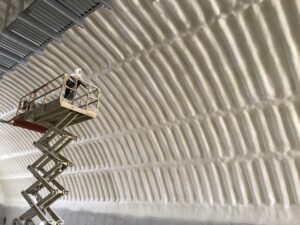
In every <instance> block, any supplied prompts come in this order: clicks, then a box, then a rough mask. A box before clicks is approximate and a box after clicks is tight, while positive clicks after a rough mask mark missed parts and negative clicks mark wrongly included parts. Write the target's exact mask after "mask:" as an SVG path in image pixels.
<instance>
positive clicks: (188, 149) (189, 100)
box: [0, 0, 300, 224]
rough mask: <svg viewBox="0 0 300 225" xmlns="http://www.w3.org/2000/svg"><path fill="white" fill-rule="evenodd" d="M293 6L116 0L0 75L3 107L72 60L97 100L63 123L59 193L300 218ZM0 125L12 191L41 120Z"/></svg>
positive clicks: (282, 219)
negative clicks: (67, 164) (82, 116)
mask: <svg viewBox="0 0 300 225" xmlns="http://www.w3.org/2000/svg"><path fill="white" fill-rule="evenodd" d="M299 12H300V1H298V0H281V1H280V0H198V1H196V0H185V1H179V0H177V1H174V0H160V1H155V2H152V1H150V0H148V1H146V0H140V1H137V0H132V1H129V0H128V1H120V0H119V1H118V0H115V1H114V3H113V11H108V10H106V9H101V10H98V11H97V12H95V13H94V14H92V15H91V16H90V17H89V18H87V19H86V20H85V29H80V28H74V29H72V30H70V31H68V32H67V33H66V34H65V35H64V40H63V43H62V44H59V43H55V42H54V43H52V44H50V45H49V46H48V47H47V49H46V51H45V52H44V55H43V56H39V55H35V56H33V57H31V58H30V60H29V63H28V64H26V65H21V66H19V67H18V68H17V70H16V72H14V73H13V74H10V75H9V76H6V77H5V79H4V80H2V81H0V90H1V92H0V101H1V104H0V112H1V118H10V117H12V116H13V113H14V112H15V107H16V105H17V101H18V98H19V97H20V96H22V95H24V94H25V93H27V92H29V91H30V90H32V89H33V88H35V87H37V86H40V85H42V84H43V83H44V82H46V81H47V80H49V79H51V78H53V77H55V76H57V75H58V74H61V73H63V72H65V71H70V70H71V68H73V67H74V66H75V65H78V66H80V67H82V68H83V70H84V72H85V74H86V77H87V78H88V79H89V80H91V81H92V82H93V83H95V84H96V85H97V86H99V87H100V88H101V89H102V92H103V97H102V99H101V102H102V106H101V108H100V112H99V116H98V117H97V119H95V120H93V121H89V122H85V123H82V124H80V125H76V126H74V127H72V128H71V130H72V132H74V133H75V134H76V135H78V137H79V141H77V142H74V143H73V144H72V145H71V147H69V148H68V149H67V150H66V155H67V156H68V157H69V158H70V159H72V160H73V162H74V164H75V167H73V168H70V169H68V170H67V172H65V173H64V174H62V175H61V177H60V178H59V180H60V181H61V182H63V183H64V184H65V186H66V187H67V188H68V189H69V190H70V194H69V195H68V196H66V197H65V198H64V199H63V200H62V201H60V203H59V204H58V206H63V207H71V208H72V209H75V208H77V209H79V208H80V207H84V209H86V210H93V211H100V212H110V213H124V214H132V215H136V216H139V215H150V216H165V217H173V218H174V217H178V218H179V217H180V218H194V219H199V220H205V219H208V220H220V221H244V222H249V223H260V224H283V223H284V224H299V221H300V179H299V171H300V154H299V152H300V151H299V150H300V129H299V128H300V123H299V109H300V105H299V90H300V89H299V88H300V86H299V84H300V83H299V78H300V69H299V66H300V63H299V54H300V52H299V47H300V45H299V43H300V32H299V27H300V14H299ZM0 137H1V143H0V184H1V191H2V195H3V199H2V201H3V202H4V203H5V204H10V205H14V204H15V205H17V204H21V203H22V197H21V194H20V191H21V190H22V189H26V187H28V186H29V185H30V184H31V182H32V181H33V178H31V177H32V176H31V175H30V173H29V172H27V171H26V166H27V165H28V164H31V163H32V162H33V160H34V159H35V158H36V157H38V155H39V152H38V150H36V149H34V148H33V146H32V142H33V141H34V140H37V139H38V138H39V134H36V133H33V132H30V131H25V130H22V129H19V128H15V127H9V126H7V125H1V126H0Z"/></svg>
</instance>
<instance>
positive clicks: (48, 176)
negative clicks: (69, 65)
mask: <svg viewBox="0 0 300 225" xmlns="http://www.w3.org/2000/svg"><path fill="white" fill-rule="evenodd" d="M70 80H71V81H72V82H74V83H75V85H74V87H71V86H67V84H68V83H69V82H67V81H70ZM78 82H81V85H79V86H78V85H77V84H78ZM76 87H77V88H76ZM66 89H69V91H71V92H73V94H72V98H71V99H70V98H65V96H64V95H65V92H66ZM99 98H100V90H99V89H98V88H97V87H95V86H93V85H91V84H88V83H86V82H84V81H82V80H81V81H78V80H76V79H70V76H69V75H68V74H64V75H61V76H59V77H57V78H55V79H54V80H52V81H50V82H48V83H47V84H45V85H43V86H42V87H40V88H38V89H36V90H34V91H32V92H31V93H29V94H27V95H25V96H24V97H22V98H21V99H20V102H19V107H18V111H17V115H16V117H15V118H14V119H13V122H12V123H13V125H15V126H19V127H22V128H26V129H29V130H33V131H36V132H40V133H43V136H42V137H41V138H40V139H39V140H38V141H37V142H34V143H33V144H34V146H35V147H37V148H38V149H39V150H40V151H41V152H42V155H41V156H40V157H39V158H38V159H37V160H36V161H35V162H34V163H33V164H32V165H29V166H28V170H29V171H30V172H31V173H32V175H33V176H34V177H35V178H36V181H35V182H34V183H33V184H32V185H31V186H30V187H28V188H27V189H26V190H24V191H22V195H23V197H24V198H25V200H26V201H27V202H28V204H29V206H30V209H29V210H27V211H26V212H25V213H23V214H22V215H21V216H20V217H19V223H22V222H21V221H24V222H25V224H32V223H33V222H32V221H33V219H34V218H35V217H38V218H39V220H40V221H42V222H43V223H44V224H48V225H50V224H51V225H61V224H64V222H63V220H62V219H61V218H60V217H59V216H58V215H57V214H56V213H55V212H54V211H53V210H52V209H51V208H50V206H51V205H52V204H53V203H54V202H55V201H56V200H58V199H59V198H60V197H62V196H63V195H67V194H68V191H67V190H66V189H65V188H64V187H63V186H62V185H61V184H60V183H59V182H58V181H57V180H55V179H56V177H57V176H58V175H60V174H61V173H62V172H63V171H64V170H65V169H66V168H67V167H68V166H72V162H71V161H69V160H68V159H67V158H66V157H65V156H63V154H62V151H63V150H64V149H65V148H66V146H67V145H68V144H70V142H71V141H72V140H75V139H76V136H74V135H73V134H71V133H69V132H67V131H66V130H65V128H66V127H68V126H71V125H74V124H77V123H81V122H83V121H86V120H90V119H93V118H95V117H96V116H97V112H98V106H99Z"/></svg>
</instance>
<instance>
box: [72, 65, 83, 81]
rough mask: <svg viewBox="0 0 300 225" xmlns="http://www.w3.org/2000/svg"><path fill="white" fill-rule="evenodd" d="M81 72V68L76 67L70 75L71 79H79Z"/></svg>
mask: <svg viewBox="0 0 300 225" xmlns="http://www.w3.org/2000/svg"><path fill="white" fill-rule="evenodd" d="M81 72H82V70H81V68H79V67H76V68H75V69H74V73H72V74H71V76H72V77H75V78H76V79H79V80H80V79H81V78H82V77H81Z"/></svg>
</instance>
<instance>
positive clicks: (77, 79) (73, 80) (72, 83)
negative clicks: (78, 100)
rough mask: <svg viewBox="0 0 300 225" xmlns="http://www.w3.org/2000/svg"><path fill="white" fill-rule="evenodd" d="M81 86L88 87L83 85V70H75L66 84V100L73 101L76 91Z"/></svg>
mask: <svg viewBox="0 0 300 225" xmlns="http://www.w3.org/2000/svg"><path fill="white" fill-rule="evenodd" d="M81 84H82V85H83V86H84V87H86V85H85V84H84V83H82V77H81V68H75V69H74V73H72V74H71V75H70V77H69V79H68V80H67V82H66V90H65V94H64V98H66V99H68V100H70V101H73V100H74V95H75V90H77V88H78V87H79V86H80V85H81Z"/></svg>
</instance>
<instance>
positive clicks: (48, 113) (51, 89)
mask: <svg viewBox="0 0 300 225" xmlns="http://www.w3.org/2000/svg"><path fill="white" fill-rule="evenodd" d="M69 79H70V76H69V75H68V74H64V75H62V76H59V77H57V78H55V79H54V80H52V81H50V82H48V83H47V84H45V85H43V86H41V87H40V88H38V89H35V90H34V91H32V92H31V93H29V94H27V95H25V96H24V97H22V98H21V100H20V102H19V107H18V111H17V115H16V117H15V119H14V121H13V125H15V126H19V127H22V128H26V129H29V130H33V131H37V132H42V133H44V132H46V131H47V130H48V129H49V128H51V127H53V126H54V125H55V124H57V123H58V122H59V121H61V120H62V119H63V118H64V117H65V115H66V114H68V113H69V112H73V113H76V114H78V116H77V118H76V119H75V120H74V121H72V123H70V124H69V125H68V126H71V125H74V124H77V123H81V122H83V121H86V120H89V119H93V118H95V117H96V116H97V112H98V105H99V98H100V90H99V89H98V88H97V87H95V86H93V85H91V84H88V83H86V82H84V81H82V80H81V81H80V82H81V85H80V86H79V87H78V88H71V87H68V86H67V81H68V80H69ZM74 82H76V83H77V82H78V81H77V80H75V81H74ZM76 86H77V85H76ZM66 89H70V90H71V91H73V92H74V98H73V99H67V98H65V97H64V93H65V91H66Z"/></svg>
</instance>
